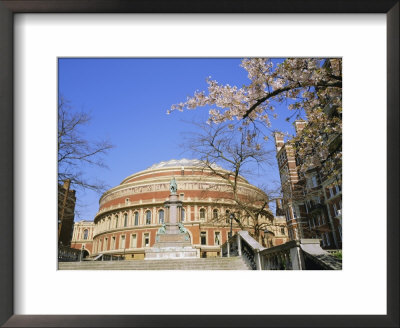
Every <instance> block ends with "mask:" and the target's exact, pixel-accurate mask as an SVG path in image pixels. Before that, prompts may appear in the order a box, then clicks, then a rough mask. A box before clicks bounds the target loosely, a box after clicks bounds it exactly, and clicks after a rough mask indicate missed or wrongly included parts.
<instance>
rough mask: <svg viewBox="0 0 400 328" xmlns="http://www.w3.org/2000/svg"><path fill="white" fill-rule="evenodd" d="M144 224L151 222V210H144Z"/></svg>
mask: <svg viewBox="0 0 400 328" xmlns="http://www.w3.org/2000/svg"><path fill="white" fill-rule="evenodd" d="M146 224H151V212H150V211H146Z"/></svg>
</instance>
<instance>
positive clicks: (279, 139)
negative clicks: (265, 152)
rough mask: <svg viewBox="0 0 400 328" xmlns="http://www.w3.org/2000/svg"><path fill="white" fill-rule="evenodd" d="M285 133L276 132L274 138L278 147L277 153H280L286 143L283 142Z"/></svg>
mask: <svg viewBox="0 0 400 328" xmlns="http://www.w3.org/2000/svg"><path fill="white" fill-rule="evenodd" d="M283 136H284V135H283V133H282V132H274V138H275V147H276V152H277V153H278V152H279V151H280V150H281V149H282V147H283V145H284V144H285V142H284V141H283Z"/></svg>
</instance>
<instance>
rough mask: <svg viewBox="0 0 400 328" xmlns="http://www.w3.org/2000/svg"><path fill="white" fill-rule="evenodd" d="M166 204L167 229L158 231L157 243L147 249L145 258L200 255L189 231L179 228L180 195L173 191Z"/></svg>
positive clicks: (161, 258) (160, 258) (178, 257)
mask: <svg viewBox="0 0 400 328" xmlns="http://www.w3.org/2000/svg"><path fill="white" fill-rule="evenodd" d="M164 206H165V207H166V208H168V209H169V210H168V215H167V220H166V221H167V222H166V223H165V231H163V232H160V231H159V232H158V233H157V235H156V243H155V244H154V245H153V247H152V248H150V249H148V250H146V251H145V260H157V259H159V260H165V259H187V258H198V257H200V252H199V250H198V249H196V248H194V247H193V246H192V243H191V241H190V236H189V233H188V232H184V231H181V229H180V228H179V224H178V217H179V210H180V208H181V206H182V202H180V201H179V200H178V195H176V193H171V195H170V196H169V201H167V202H165V204H164ZM181 227H182V225H181Z"/></svg>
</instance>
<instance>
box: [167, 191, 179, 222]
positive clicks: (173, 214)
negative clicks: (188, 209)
mask: <svg viewBox="0 0 400 328" xmlns="http://www.w3.org/2000/svg"><path fill="white" fill-rule="evenodd" d="M169 199H170V205H169V214H170V215H169V223H171V224H176V223H177V217H178V215H177V214H178V213H177V210H178V209H177V204H176V201H177V200H178V196H177V195H173V194H172V195H170V196H169Z"/></svg>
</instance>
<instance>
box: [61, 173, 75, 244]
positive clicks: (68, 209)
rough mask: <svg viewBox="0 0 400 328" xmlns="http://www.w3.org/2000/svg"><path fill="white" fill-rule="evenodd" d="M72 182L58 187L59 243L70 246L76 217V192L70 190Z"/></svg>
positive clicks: (65, 182)
mask: <svg viewBox="0 0 400 328" xmlns="http://www.w3.org/2000/svg"><path fill="white" fill-rule="evenodd" d="M70 184H71V182H70V180H65V181H64V184H63V185H61V184H59V185H58V242H59V244H60V245H63V246H69V245H70V243H71V238H72V231H73V229H74V217H75V203H76V196H75V190H71V189H70Z"/></svg>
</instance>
